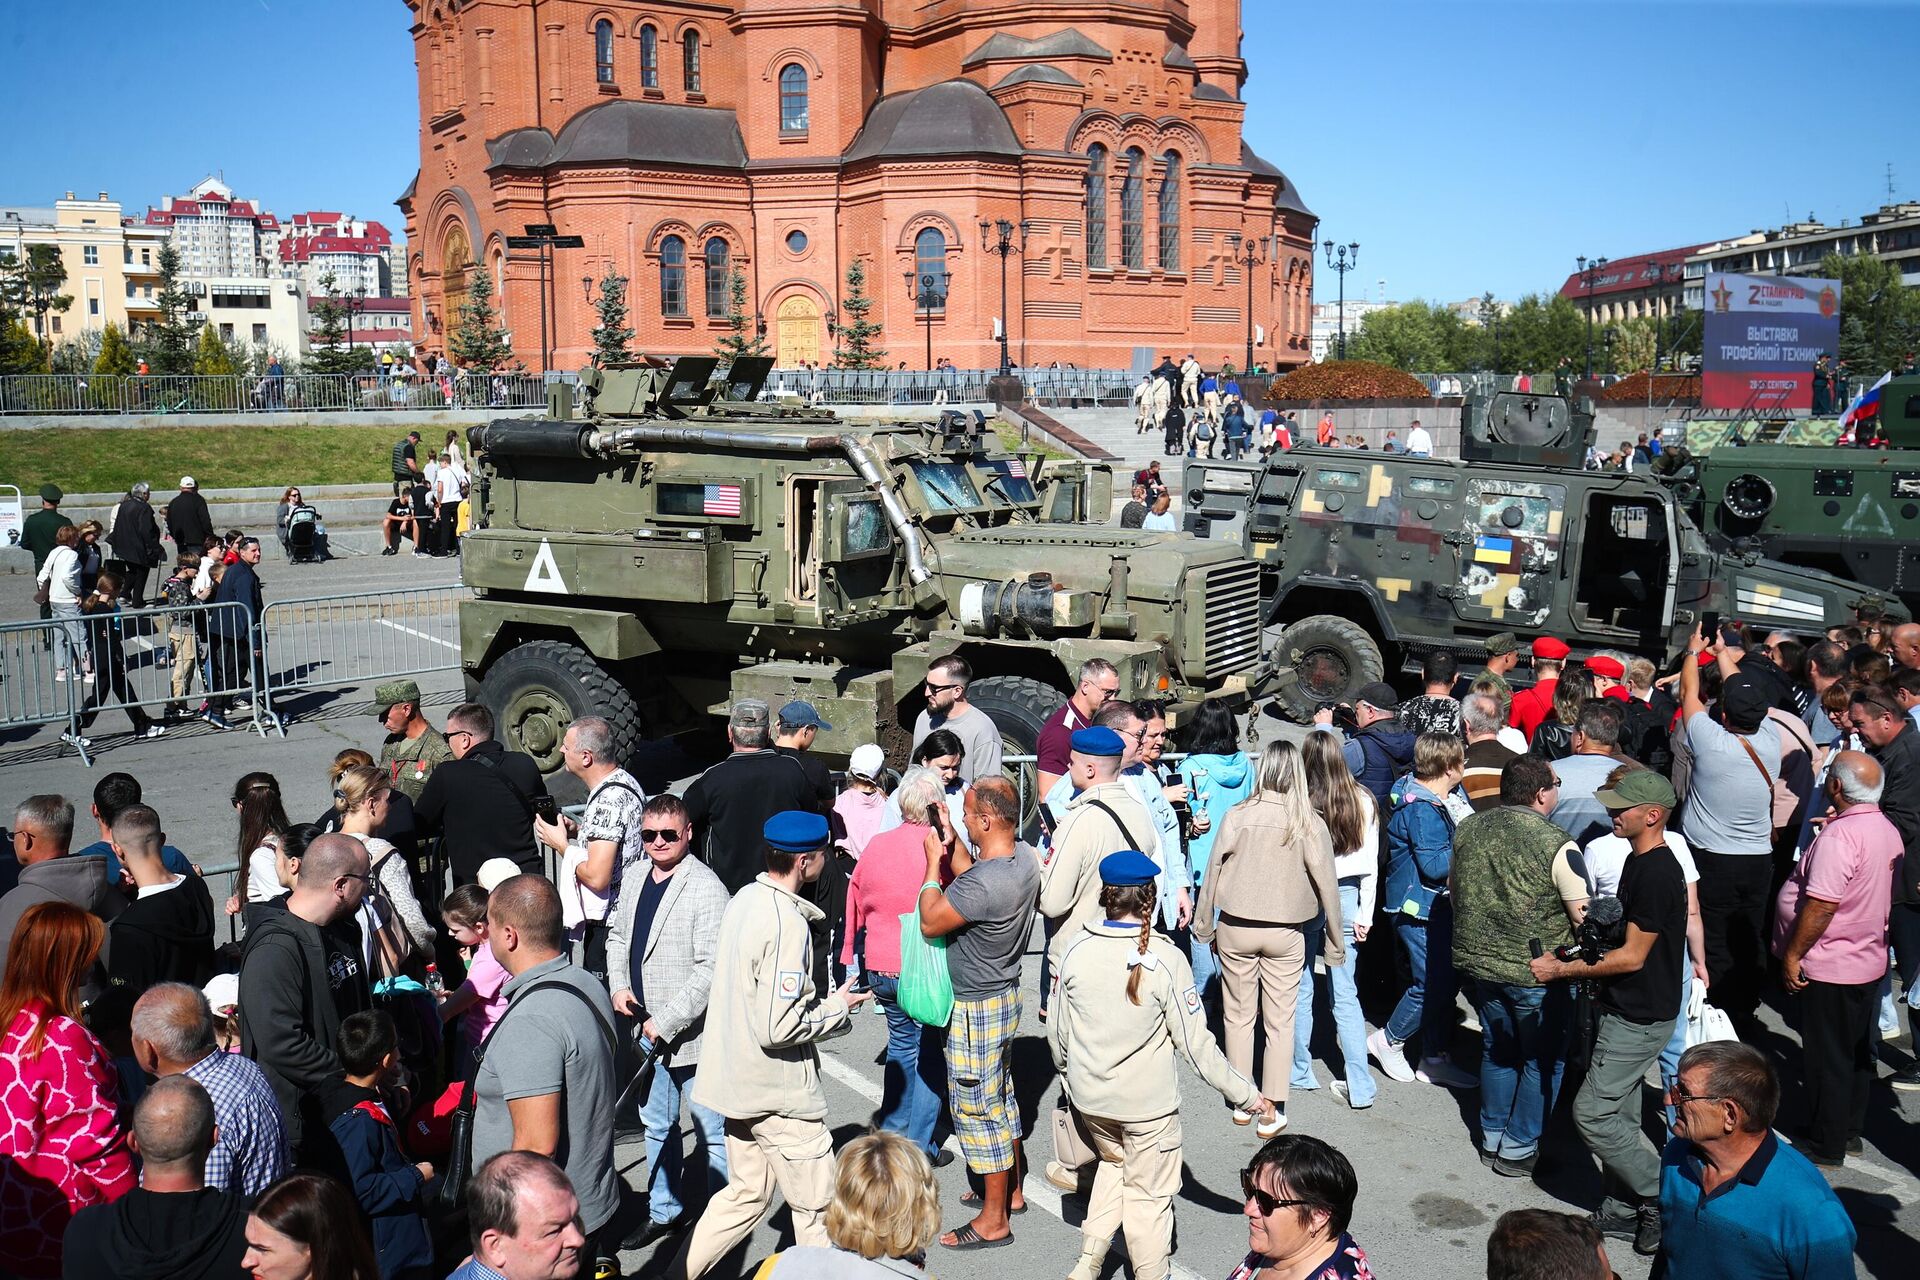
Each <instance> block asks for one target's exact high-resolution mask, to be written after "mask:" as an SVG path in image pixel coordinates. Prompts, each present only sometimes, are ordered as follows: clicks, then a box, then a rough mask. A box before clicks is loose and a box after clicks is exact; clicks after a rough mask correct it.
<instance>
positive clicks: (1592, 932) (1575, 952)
mask: <svg viewBox="0 0 1920 1280" xmlns="http://www.w3.org/2000/svg"><path fill="white" fill-rule="evenodd" d="M1625 921H1626V911H1625V909H1624V908H1622V907H1621V905H1620V899H1618V898H1595V899H1594V900H1593V901H1592V902H1590V903H1588V904H1587V915H1586V918H1585V919H1583V920H1582V921H1581V922H1580V923H1579V924H1578V925H1576V926H1575V927H1574V930H1573V941H1572V942H1571V943H1570V944H1568V945H1567V946H1564V947H1555V948H1554V949H1553V955H1554V959H1556V960H1559V961H1561V962H1562V963H1567V962H1569V961H1573V960H1585V961H1586V962H1587V963H1588V964H1599V963H1600V957H1601V956H1604V955H1605V954H1607V952H1609V951H1611V950H1613V949H1614V948H1615V947H1617V946H1619V945H1620V944H1621V943H1622V942H1623V941H1625V940H1626V928H1625Z"/></svg>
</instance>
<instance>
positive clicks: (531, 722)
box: [480, 640, 640, 774]
mask: <svg viewBox="0 0 1920 1280" xmlns="http://www.w3.org/2000/svg"><path fill="white" fill-rule="evenodd" d="M480 698H481V701H483V702H485V703H486V704H487V709H488V710H490V711H492V712H493V719H494V724H495V736H496V737H498V738H499V739H500V741H501V742H502V743H504V744H505V745H506V748H507V750H509V751H524V752H526V753H527V754H528V755H530V756H532V757H533V761H534V763H535V764H537V765H539V766H540V772H542V773H547V774H551V773H555V772H557V771H558V770H559V769H560V767H561V760H560V739H561V737H562V736H563V735H564V734H565V733H566V731H567V726H568V725H570V724H572V723H573V722H574V721H575V720H578V719H579V718H580V717H581V716H601V717H603V718H604V719H605V720H606V722H607V723H608V724H610V725H612V726H613V745H614V758H615V759H616V760H618V761H620V762H622V763H624V762H625V761H626V759H627V757H628V756H629V755H631V754H632V753H633V750H634V748H635V747H637V746H638V745H639V743H640V707H639V704H638V703H636V702H635V701H634V698H633V694H632V693H630V692H628V690H627V687H626V686H625V685H623V684H621V683H620V681H619V680H618V679H617V678H615V677H614V675H613V673H612V672H610V671H608V670H607V669H606V668H605V667H602V666H601V665H600V664H599V663H598V662H596V661H594V658H593V655H592V654H590V653H588V652H587V651H586V650H584V649H582V648H580V647H579V646H577V645H571V644H568V643H566V642H565V641H562V640H532V641H529V642H527V643H526V644H522V645H519V646H517V647H516V648H514V649H511V650H509V651H508V652H507V653H505V654H504V655H502V656H501V658H500V660H499V661H498V662H496V663H494V664H493V666H492V667H490V668H488V670H487V674H486V675H485V676H484V677H482V678H481V681H480Z"/></svg>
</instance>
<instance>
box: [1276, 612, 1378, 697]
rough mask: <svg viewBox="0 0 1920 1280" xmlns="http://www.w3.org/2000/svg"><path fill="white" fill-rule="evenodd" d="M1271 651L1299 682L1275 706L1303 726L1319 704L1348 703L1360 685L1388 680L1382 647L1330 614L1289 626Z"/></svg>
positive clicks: (1358, 628)
mask: <svg viewBox="0 0 1920 1280" xmlns="http://www.w3.org/2000/svg"><path fill="white" fill-rule="evenodd" d="M1275 647H1276V653H1275V657H1276V658H1277V660H1278V662H1279V665H1280V666H1281V667H1282V668H1283V669H1287V670H1291V671H1292V672H1293V673H1294V674H1295V675H1297V676H1298V677H1300V678H1299V680H1298V681H1297V682H1296V683H1294V684H1292V685H1290V686H1288V687H1287V688H1286V689H1285V690H1283V691H1282V692H1281V693H1280V695H1279V697H1278V699H1277V701H1278V702H1279V704H1280V707H1281V709H1282V710H1284V711H1285V712H1286V713H1287V716H1288V717H1289V718H1290V719H1293V720H1297V721H1299V722H1300V723H1301V724H1305V723H1307V722H1308V721H1310V720H1312V719H1313V713H1314V712H1315V711H1316V710H1317V709H1319V707H1320V705H1321V704H1322V703H1327V702H1352V701H1353V696H1354V694H1356V693H1358V692H1359V690H1360V688H1361V686H1362V685H1367V684H1371V683H1373V682H1374V681H1375V680H1383V679H1385V678H1386V673H1387V666H1386V662H1385V660H1384V659H1383V658H1382V657H1381V656H1380V646H1379V645H1378V644H1375V643H1374V639H1373V637H1372V636H1370V635H1368V634H1367V632H1366V628H1364V627H1362V626H1360V625H1359V624H1358V623H1356V622H1349V621H1348V620H1347V619H1345V618H1339V617H1334V616H1333V615H1331V614H1325V613H1319V614H1315V615H1313V616H1312V617H1310V618H1302V619H1300V621H1298V622H1296V623H1293V624H1292V625H1291V626H1289V627H1287V629H1286V630H1284V631H1282V632H1281V633H1280V639H1279V641H1278V642H1277V643H1276V646H1275Z"/></svg>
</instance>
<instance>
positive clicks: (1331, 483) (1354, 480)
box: [1313, 467, 1366, 490]
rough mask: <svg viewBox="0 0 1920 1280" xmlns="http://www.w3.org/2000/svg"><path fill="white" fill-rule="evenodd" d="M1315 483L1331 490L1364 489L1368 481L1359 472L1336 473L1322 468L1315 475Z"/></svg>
mask: <svg viewBox="0 0 1920 1280" xmlns="http://www.w3.org/2000/svg"><path fill="white" fill-rule="evenodd" d="M1313 482H1314V483H1315V484H1318V485H1324V486H1325V487H1326V488H1329V489H1356V490H1357V489H1364V488H1365V487H1366V481H1365V480H1364V479H1363V478H1362V477H1361V475H1360V473H1359V472H1358V471H1334V470H1332V469H1330V468H1326V467H1322V468H1321V469H1320V470H1319V471H1318V472H1316V473H1315V474H1314V477H1313Z"/></svg>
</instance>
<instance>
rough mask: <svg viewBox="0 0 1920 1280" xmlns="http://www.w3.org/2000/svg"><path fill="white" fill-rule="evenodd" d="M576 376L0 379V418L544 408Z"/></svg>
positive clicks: (410, 373) (405, 373) (400, 373)
mask: <svg viewBox="0 0 1920 1280" xmlns="http://www.w3.org/2000/svg"><path fill="white" fill-rule="evenodd" d="M578 380H579V375H578V374H577V373H572V372H562V371H559V370H552V371H549V372H547V373H524V372H514V373H507V372H501V373H486V374H482V373H466V372H464V371H462V372H457V373H454V374H451V375H448V376H440V375H435V376H434V377H431V378H430V377H428V376H427V375H426V374H424V373H420V372H418V371H415V370H397V369H396V370H392V371H387V372H372V371H369V372H366V373H280V374H261V375H255V374H245V373H241V374H214V375H200V374H182V375H159V374H135V375H131V376H127V377H121V376H117V375H113V374H89V373H46V374H40V373H35V374H14V375H9V376H6V377H0V414H28V413H31V414H50V415H57V414H93V413H100V414H122V413H126V414H168V413H282V412H289V413H292V412H312V411H317V410H328V411H336V412H361V411H365V412H373V411H383V410H388V411H390V410H395V409H400V410H416V409H417V410H422V411H431V410H436V409H441V410H444V409H544V408H545V407H546V403H547V387H548V386H549V385H551V384H553V383H556V382H562V383H568V384H572V383H575V382H577V381H578Z"/></svg>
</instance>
